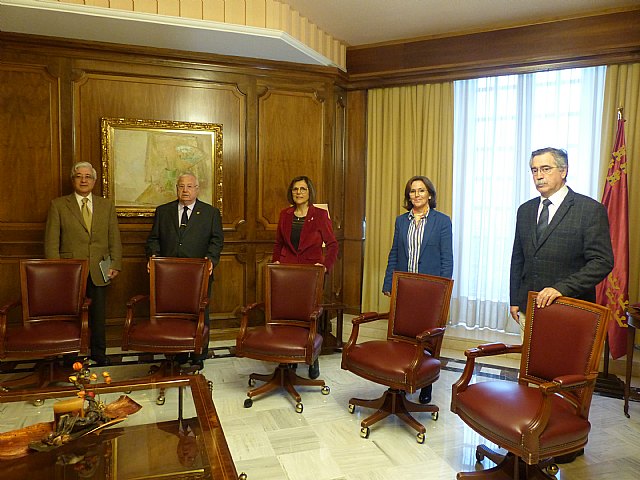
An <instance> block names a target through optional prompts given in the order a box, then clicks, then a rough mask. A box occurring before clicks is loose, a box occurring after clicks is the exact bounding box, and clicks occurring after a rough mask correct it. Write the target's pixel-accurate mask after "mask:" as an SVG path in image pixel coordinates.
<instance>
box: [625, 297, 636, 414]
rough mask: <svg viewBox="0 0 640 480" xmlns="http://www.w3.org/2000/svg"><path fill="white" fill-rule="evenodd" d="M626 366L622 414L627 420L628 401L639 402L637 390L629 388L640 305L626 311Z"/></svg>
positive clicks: (631, 306) (630, 306)
mask: <svg viewBox="0 0 640 480" xmlns="http://www.w3.org/2000/svg"><path fill="white" fill-rule="evenodd" d="M627 324H628V325H629V326H628V328H627V366H626V368H625V383H624V414H625V415H626V416H627V418H629V400H634V401H640V393H639V392H638V389H637V388H633V387H632V386H631V373H632V370H633V351H634V349H635V340H636V329H637V328H640V304H635V305H629V308H628V309H627Z"/></svg>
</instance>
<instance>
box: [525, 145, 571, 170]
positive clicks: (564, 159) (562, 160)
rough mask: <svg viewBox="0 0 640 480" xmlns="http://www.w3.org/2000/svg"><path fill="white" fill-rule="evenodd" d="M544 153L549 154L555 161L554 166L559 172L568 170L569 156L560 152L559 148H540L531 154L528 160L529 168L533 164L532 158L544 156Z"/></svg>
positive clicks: (564, 151) (565, 152)
mask: <svg viewBox="0 0 640 480" xmlns="http://www.w3.org/2000/svg"><path fill="white" fill-rule="evenodd" d="M545 153H550V154H551V156H552V157H553V159H554V160H555V161H556V166H557V167H558V168H559V169H561V170H567V168H569V156H568V155H567V151H566V150H562V149H561V148H552V147H546V148H540V149H538V150H535V151H533V152H532V153H531V158H530V159H529V166H531V163H532V162H533V157H537V156H539V155H544V154H545Z"/></svg>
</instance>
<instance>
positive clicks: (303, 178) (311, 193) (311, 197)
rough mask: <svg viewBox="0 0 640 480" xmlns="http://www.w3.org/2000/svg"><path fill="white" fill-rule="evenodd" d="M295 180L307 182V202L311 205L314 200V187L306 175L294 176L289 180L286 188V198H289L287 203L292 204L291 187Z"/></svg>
mask: <svg viewBox="0 0 640 480" xmlns="http://www.w3.org/2000/svg"><path fill="white" fill-rule="evenodd" d="M296 182H305V183H306V184H307V188H308V189H309V204H310V205H313V204H314V203H315V201H316V187H314V186H313V182H312V181H311V179H310V178H309V177H307V176H306V175H300V176H297V177H294V178H293V180H291V183H289V189H288V190H287V200H289V203H290V204H291V205H293V204H294V201H293V193H292V192H291V189H292V188H293V186H294V185H295V183H296Z"/></svg>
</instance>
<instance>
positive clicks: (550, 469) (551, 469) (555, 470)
mask: <svg viewBox="0 0 640 480" xmlns="http://www.w3.org/2000/svg"><path fill="white" fill-rule="evenodd" d="M545 471H546V472H547V473H548V474H549V475H552V476H554V477H555V476H556V475H557V474H558V472H559V471H560V469H559V468H558V465H556V464H555V463H552V464H551V465H548V466H547V467H546V468H545Z"/></svg>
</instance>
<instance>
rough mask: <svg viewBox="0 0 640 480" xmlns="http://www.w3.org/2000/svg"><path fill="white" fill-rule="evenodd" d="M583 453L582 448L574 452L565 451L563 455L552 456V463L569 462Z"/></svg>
mask: <svg viewBox="0 0 640 480" xmlns="http://www.w3.org/2000/svg"><path fill="white" fill-rule="evenodd" d="M581 455H584V448H581V449H580V450H576V451H575V452H571V453H565V454H564V455H558V456H557V457H553V462H554V463H571V462H573V461H574V460H575V459H576V458H578V457H579V456H581Z"/></svg>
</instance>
